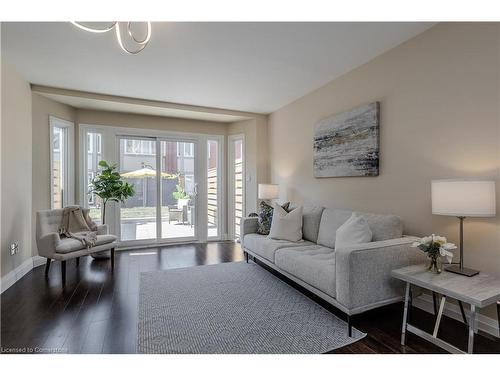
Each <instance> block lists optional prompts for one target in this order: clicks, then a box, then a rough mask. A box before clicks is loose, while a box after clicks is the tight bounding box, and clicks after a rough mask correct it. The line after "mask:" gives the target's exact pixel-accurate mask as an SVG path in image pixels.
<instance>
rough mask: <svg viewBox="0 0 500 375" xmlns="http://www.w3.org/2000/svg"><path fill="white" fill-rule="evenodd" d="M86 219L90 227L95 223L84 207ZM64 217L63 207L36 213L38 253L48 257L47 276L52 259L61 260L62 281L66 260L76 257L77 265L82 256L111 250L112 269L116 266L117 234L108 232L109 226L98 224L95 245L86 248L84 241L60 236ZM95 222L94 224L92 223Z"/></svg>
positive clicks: (64, 276)
mask: <svg viewBox="0 0 500 375" xmlns="http://www.w3.org/2000/svg"><path fill="white" fill-rule="evenodd" d="M82 211H83V214H84V217H85V220H87V224H89V227H92V226H93V225H95V223H93V222H92V223H91V222H88V221H89V220H91V219H90V218H89V216H88V211H89V209H88V208H82ZM62 217H63V209H55V210H43V211H38V212H37V213H36V245H37V247H38V255H40V256H42V257H45V258H47V263H46V265H45V275H46V276H47V275H48V273H49V269H50V263H51V261H52V260H59V261H61V277H62V282H63V283H64V282H65V281H66V261H67V260H68V259H76V262H77V265H78V263H79V259H80V257H82V256H85V255H90V254H94V253H99V252H101V251H105V250H111V269H113V268H114V256H115V247H116V246H117V243H116V236H114V235H112V234H109V233H108V226H107V225H106V224H104V225H97V241H96V244H95V246H93V247H91V248H86V247H85V246H84V245H82V243H81V242H80V241H78V240H75V239H73V238H60V236H59V234H58V229H59V226H60V225H61V222H62ZM92 224H93V225H92Z"/></svg>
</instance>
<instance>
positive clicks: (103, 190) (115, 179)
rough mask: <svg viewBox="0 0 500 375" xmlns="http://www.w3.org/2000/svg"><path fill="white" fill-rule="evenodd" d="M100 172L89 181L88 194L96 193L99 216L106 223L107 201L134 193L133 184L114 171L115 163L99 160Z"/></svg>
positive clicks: (114, 200)
mask: <svg viewBox="0 0 500 375" xmlns="http://www.w3.org/2000/svg"><path fill="white" fill-rule="evenodd" d="M99 167H101V172H100V173H99V174H98V175H97V176H96V177H94V178H93V179H92V181H91V182H90V190H89V194H95V195H97V196H98V197H99V198H100V199H101V202H102V207H101V215H102V216H101V218H102V223H103V224H105V223H106V205H107V203H108V202H109V201H113V202H122V203H123V202H125V199H127V198H130V197H133V196H134V195H135V190H134V186H133V185H131V184H129V183H127V182H125V181H123V178H122V176H121V175H120V173H118V172H117V171H116V169H117V166H116V164H113V165H109V164H108V163H107V162H106V161H104V160H101V161H100V162H99ZM96 255H98V256H94V254H92V256H94V258H102V257H107V256H108V252H107V251H104V252H102V253H97V254H96Z"/></svg>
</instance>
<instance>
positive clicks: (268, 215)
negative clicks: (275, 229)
mask: <svg viewBox="0 0 500 375" xmlns="http://www.w3.org/2000/svg"><path fill="white" fill-rule="evenodd" d="M289 206H290V202H287V203H285V204H283V205H282V206H281V207H282V208H283V209H284V210H285V211H288V207H289ZM273 210H274V209H273V206H271V205H269V204H267V203H266V202H264V201H262V202H260V207H259V215H258V216H259V221H258V224H257V233H258V234H265V235H268V234H269V231H270V230H271V221H272V219H273Z"/></svg>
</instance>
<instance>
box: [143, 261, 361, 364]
mask: <svg viewBox="0 0 500 375" xmlns="http://www.w3.org/2000/svg"><path fill="white" fill-rule="evenodd" d="M138 324H139V326H138V336H137V341H138V342H137V352H138V353H200V354H201V353H220V354H225V353H227V354H229V353H276V354H286V353H290V354H294V353H303V354H316V353H325V352H328V351H331V350H333V349H336V348H340V347H342V346H345V345H349V344H351V343H353V342H355V341H357V340H359V339H361V338H363V337H364V336H366V335H365V334H364V333H362V332H360V331H358V330H356V329H354V328H353V331H352V334H353V337H349V336H348V335H347V323H346V322H344V321H343V320H342V319H340V318H337V317H336V316H335V315H333V314H332V313H330V312H329V311H328V310H326V309H324V308H323V307H321V306H320V305H318V304H317V303H315V302H314V301H312V300H311V299H309V298H308V297H306V296H304V295H303V294H301V293H300V292H298V291H297V290H295V289H294V288H293V287H291V286H289V285H288V284H286V283H285V282H284V281H282V280H280V279H279V278H277V277H276V276H274V275H272V274H271V273H270V272H268V271H266V270H264V269H263V268H261V267H260V266H258V265H256V264H252V263H250V264H248V263H244V262H238V263H223V264H217V265H209V266H199V267H189V268H179V269H172V270H167V271H157V272H146V273H142V274H141V280H140V295H139V323H138Z"/></svg>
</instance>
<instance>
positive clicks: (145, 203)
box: [120, 137, 158, 241]
mask: <svg viewBox="0 0 500 375" xmlns="http://www.w3.org/2000/svg"><path fill="white" fill-rule="evenodd" d="M156 143H157V142H156V139H147V138H136V137H123V138H120V174H121V175H122V177H123V178H124V180H125V181H126V182H128V183H129V184H131V185H133V186H134V190H135V195H134V196H133V197H132V198H129V199H127V200H126V201H125V203H122V204H121V206H120V234H121V240H122V241H134V240H150V239H156V238H157V229H158V223H157V202H158V191H157V185H158V183H157V179H158V176H157V173H156Z"/></svg>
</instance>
